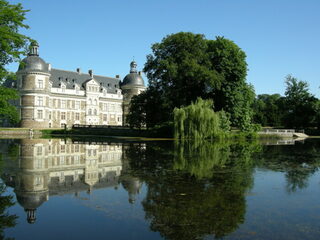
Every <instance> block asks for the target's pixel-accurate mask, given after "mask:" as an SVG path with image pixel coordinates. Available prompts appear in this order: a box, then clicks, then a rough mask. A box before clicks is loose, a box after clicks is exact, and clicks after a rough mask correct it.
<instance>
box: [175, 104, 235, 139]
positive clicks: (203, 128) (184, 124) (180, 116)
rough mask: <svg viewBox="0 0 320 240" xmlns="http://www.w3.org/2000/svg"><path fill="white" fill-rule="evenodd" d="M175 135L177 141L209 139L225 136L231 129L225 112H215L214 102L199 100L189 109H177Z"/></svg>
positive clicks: (188, 107)
mask: <svg viewBox="0 0 320 240" xmlns="http://www.w3.org/2000/svg"><path fill="white" fill-rule="evenodd" d="M173 114H174V133H175V138H177V139H207V138H215V137H219V136H221V135H224V134H225V133H226V132H227V131H229V129H230V122H229V119H228V117H227V115H226V114H225V112H218V113H216V112H214V111H213V101H212V100H203V99H201V98H198V99H197V101H196V102H195V103H191V105H189V106H187V107H181V108H175V109H174V111H173Z"/></svg>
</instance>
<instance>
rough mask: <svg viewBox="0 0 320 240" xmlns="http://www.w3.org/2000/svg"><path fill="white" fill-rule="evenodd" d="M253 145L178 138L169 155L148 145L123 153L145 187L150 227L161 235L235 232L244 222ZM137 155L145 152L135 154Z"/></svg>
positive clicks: (181, 236) (175, 236) (194, 236)
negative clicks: (185, 140) (183, 140)
mask: <svg viewBox="0 0 320 240" xmlns="http://www.w3.org/2000/svg"><path fill="white" fill-rule="evenodd" d="M258 146H260V145H259V144H255V143H242V144H236V145H233V144H231V143H230V142H227V143H221V142H215V143H212V142H196V143H195V142H177V143H175V147H174V149H175V150H174V153H171V154H169V153H170V151H169V150H165V149H162V150H161V151H159V149H158V147H157V148H156V149H154V148H153V147H152V145H151V146H147V148H145V151H139V150H138V148H139V146H136V150H133V149H134V146H132V147H133V148H130V152H131V153H134V154H133V155H131V154H130V153H129V152H127V153H128V155H127V157H129V158H130V156H132V157H133V156H134V157H133V158H131V159H130V166H131V169H132V171H133V174H136V175H139V177H140V178H141V179H143V180H144V181H145V182H146V185H147V186H148V192H147V195H146V198H145V199H144V200H143V202H142V204H143V207H144V210H145V214H146V219H148V220H149V221H150V224H151V226H150V228H151V230H153V231H158V232H160V234H161V235H162V236H163V237H165V238H166V239H198V238H202V237H204V236H206V235H209V234H213V235H214V236H215V237H217V238H221V237H223V236H225V235H227V234H229V233H231V232H233V231H235V230H236V229H237V228H238V226H239V225H240V224H242V223H243V222H244V217H245V209H246V202H245V194H246V193H247V191H248V190H249V189H250V188H251V187H252V184H253V176H252V173H253V161H252V158H251V155H252V153H253V152H255V151H257V150H258V149H259V147H258ZM137 153H138V154H142V155H144V154H147V155H148V156H140V157H138V158H137V155H136V154H137ZM156 153H157V154H156ZM159 153H160V154H159ZM169 156H170V157H169ZM144 159H148V161H143V160H144ZM162 164H163V167H161V165H162ZM142 165H143V166H144V167H143V168H141V166H142ZM146 165H147V166H148V165H152V167H153V168H157V169H158V170H157V171H154V170H153V171H146V169H150V167H146ZM142 169H143V170H142Z"/></svg>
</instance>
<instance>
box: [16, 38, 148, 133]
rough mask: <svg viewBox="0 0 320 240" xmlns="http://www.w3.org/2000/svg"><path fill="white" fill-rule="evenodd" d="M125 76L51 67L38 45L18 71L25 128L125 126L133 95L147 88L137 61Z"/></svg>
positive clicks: (23, 125) (21, 124) (21, 112)
mask: <svg viewBox="0 0 320 240" xmlns="http://www.w3.org/2000/svg"><path fill="white" fill-rule="evenodd" d="M130 67H131V69H130V73H129V74H128V75H127V76H126V77H125V78H124V79H123V81H121V80H120V77H119V76H118V75H117V76H116V77H115V78H111V77H106V76H98V75H93V71H92V70H89V71H88V74H86V73H82V72H81V70H80V69H79V68H78V69H77V70H76V71H74V72H72V71H66V70H60V69H54V68H51V65H50V64H48V63H46V62H45V61H44V60H43V59H42V58H40V57H39V46H38V44H37V43H32V44H31V46H30V52H29V54H28V56H27V57H26V58H24V59H23V60H22V62H21V64H20V66H19V69H18V71H17V89H18V91H19V94H20V100H19V103H18V108H19V111H20V117H21V123H20V126H21V127H24V128H64V127H71V126H72V125H73V124H85V125H112V126H122V125H126V122H125V119H126V114H127V113H128V109H129V105H130V101H131V98H132V97H133V96H134V95H137V94H140V93H141V92H142V91H144V90H145V88H146V87H145V85H144V81H143V78H142V77H141V72H138V71H137V69H136V67H137V64H136V62H134V61H133V62H131V64H130Z"/></svg>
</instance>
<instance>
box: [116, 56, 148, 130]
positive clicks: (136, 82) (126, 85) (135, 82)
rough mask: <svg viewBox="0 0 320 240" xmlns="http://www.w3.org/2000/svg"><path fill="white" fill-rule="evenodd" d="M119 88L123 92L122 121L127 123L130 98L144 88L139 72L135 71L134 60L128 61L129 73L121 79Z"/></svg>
mask: <svg viewBox="0 0 320 240" xmlns="http://www.w3.org/2000/svg"><path fill="white" fill-rule="evenodd" d="M121 89H122V93H123V123H124V125H128V123H127V115H128V113H129V107H130V101H131V98H132V97H133V96H135V95H138V94H140V93H141V92H143V91H145V89H146V87H145V85H144V81H143V78H142V76H141V72H137V63H136V62H135V61H132V62H131V63H130V73H129V74H128V75H127V76H125V78H124V79H123V81H122V84H121Z"/></svg>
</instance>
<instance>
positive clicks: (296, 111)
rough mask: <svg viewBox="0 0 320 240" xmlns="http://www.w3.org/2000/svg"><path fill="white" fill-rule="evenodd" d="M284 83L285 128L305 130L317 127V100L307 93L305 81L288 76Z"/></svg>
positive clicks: (307, 86)
mask: <svg viewBox="0 0 320 240" xmlns="http://www.w3.org/2000/svg"><path fill="white" fill-rule="evenodd" d="M285 83H286V85H287V87H286V91H285V108H286V109H285V120H284V123H285V125H286V127H292V128H305V127H311V126H316V125H317V123H316V122H317V119H316V118H317V107H318V99H317V98H315V97H314V95H312V94H311V93H310V92H309V85H308V83H307V82H305V81H300V80H298V79H297V78H295V77H293V76H291V75H288V76H287V77H286V80H285Z"/></svg>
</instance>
